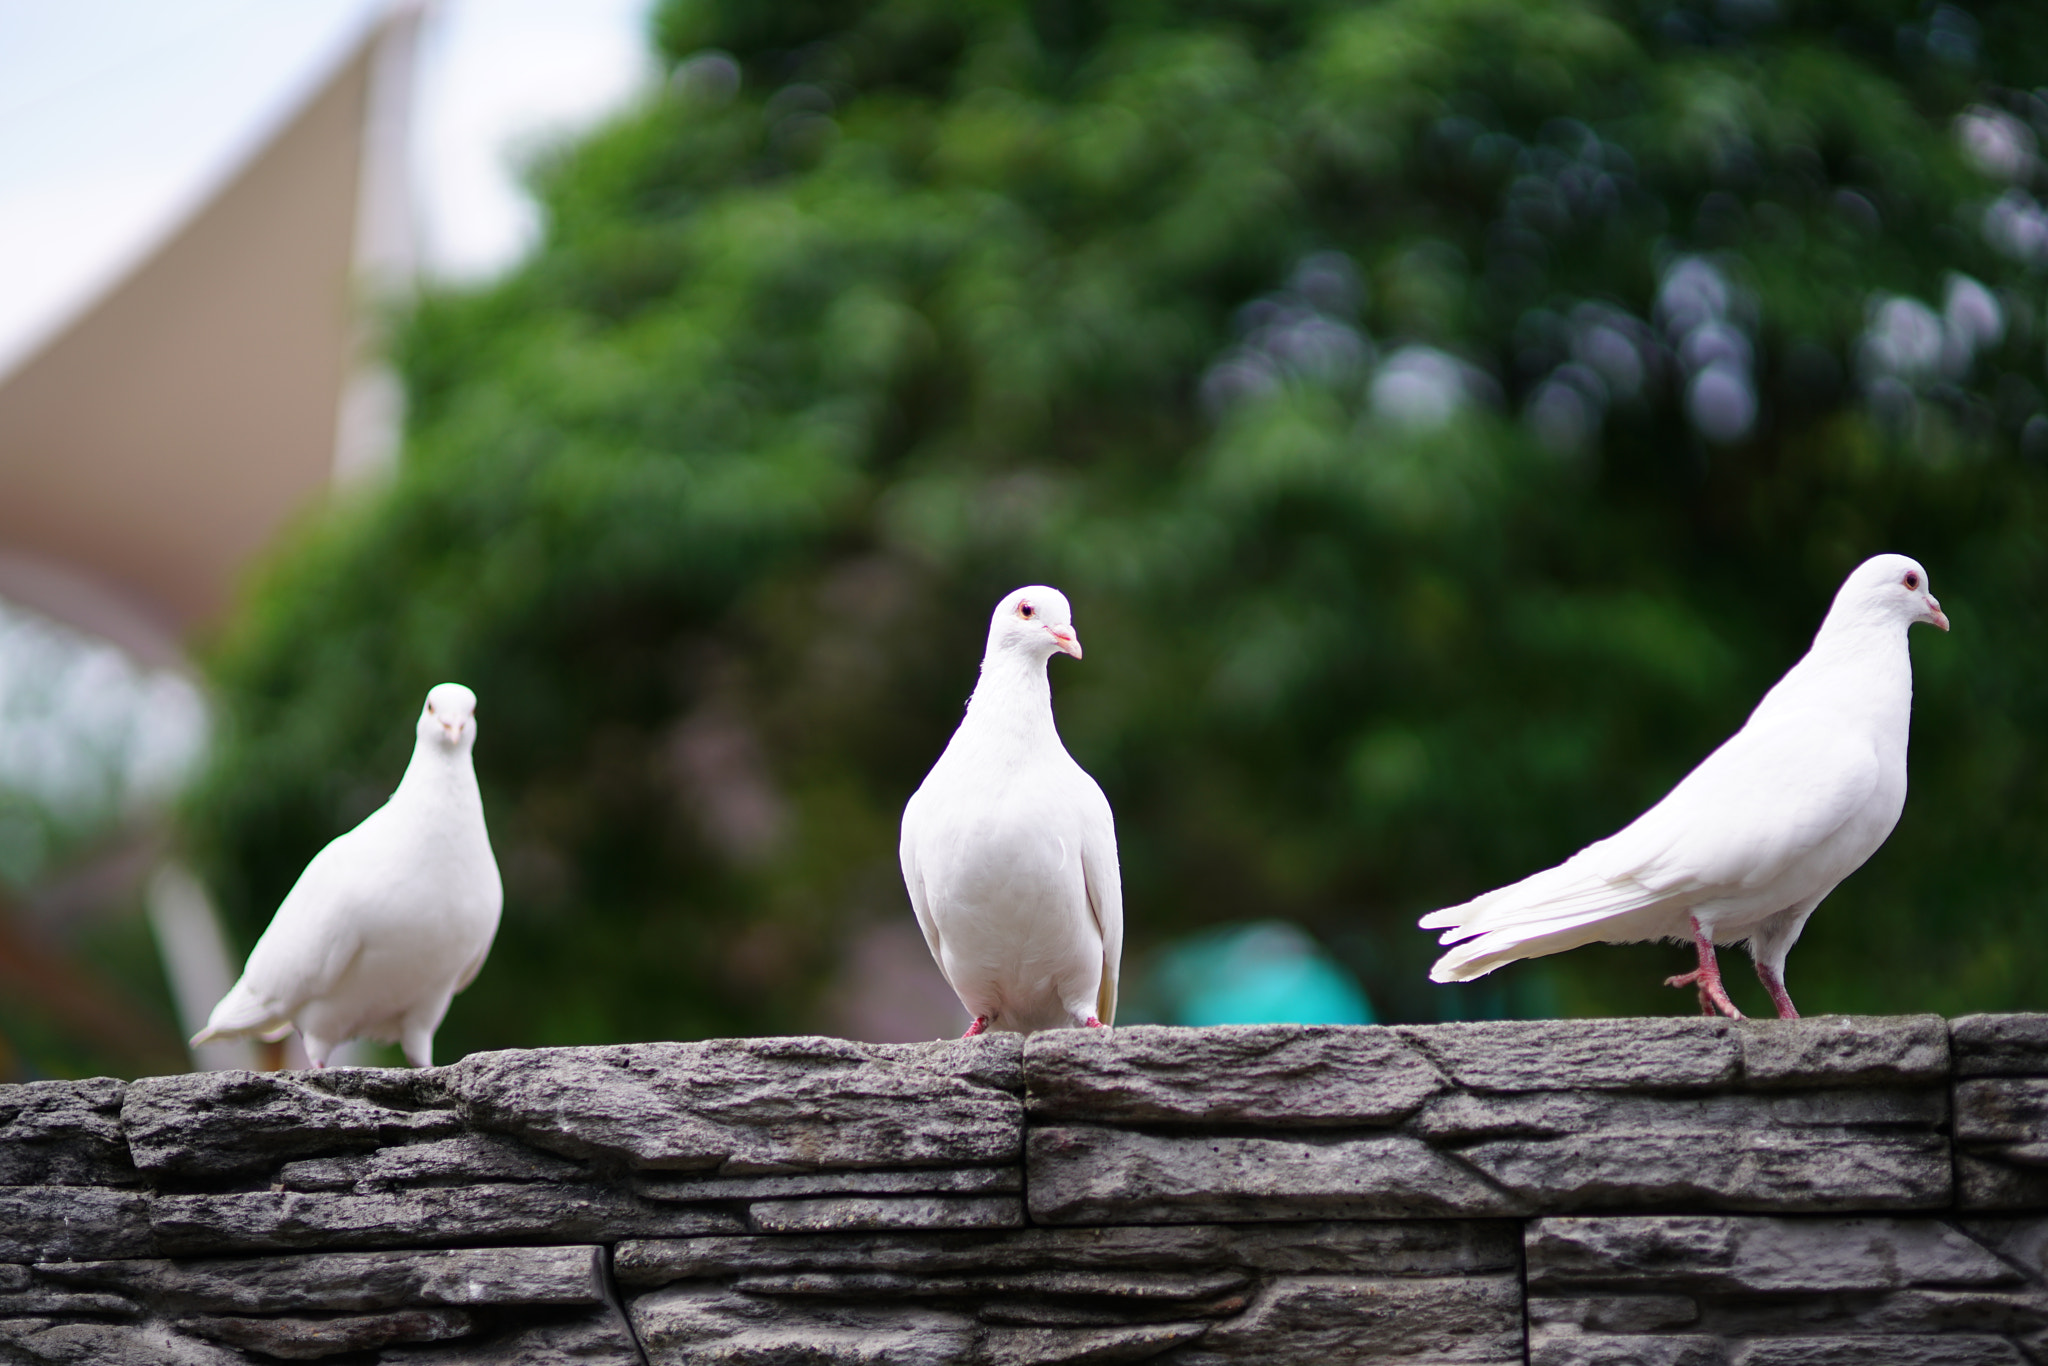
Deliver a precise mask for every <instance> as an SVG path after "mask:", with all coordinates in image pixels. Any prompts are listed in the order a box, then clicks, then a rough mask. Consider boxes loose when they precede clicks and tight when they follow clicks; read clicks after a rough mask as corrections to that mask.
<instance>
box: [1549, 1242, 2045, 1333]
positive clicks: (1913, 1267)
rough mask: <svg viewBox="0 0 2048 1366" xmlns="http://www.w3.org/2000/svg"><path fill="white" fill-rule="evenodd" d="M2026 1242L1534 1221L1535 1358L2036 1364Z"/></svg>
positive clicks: (2040, 1312) (2037, 1311)
mask: <svg viewBox="0 0 2048 1366" xmlns="http://www.w3.org/2000/svg"><path fill="white" fill-rule="evenodd" d="M2018 1236H2019V1237H2020V1238H2021V1239H2023V1240H2025V1239H2033V1240H2038V1239H2039V1238H2040V1236H2041V1230H2040V1229H2038V1228H2033V1229H2029V1230H2026V1231H2024V1233H2022V1234H2020V1235H2018ZM2014 1237H2015V1231H2014V1230H2012V1229H2011V1228H2010V1227H1994V1226H1989V1225H1983V1226H1973V1225H1972V1224H1970V1223H1968V1222H1957V1221H1952V1220H1942V1219H1924V1218H1923V1219H1886V1218H1865V1219H1847V1218H1845V1219H1813V1218H1808V1219H1785V1218H1768V1217H1756V1216H1741V1215H1660V1216H1623V1217H1618V1218H1560V1219H1538V1220H1535V1221H1533V1222H1532V1223H1531V1224H1530V1225H1529V1231H1528V1247H1527V1256H1528V1285H1529V1303H1528V1317H1529V1360H1530V1362H1531V1366H1579V1364H1580V1363H1592V1362H1609V1361H1613V1362H1620V1361H1667V1360H1668V1361H1684V1362H1688V1363H1691V1362H1698V1363H1701V1366H1719V1364H1720V1363H1727V1364H1728V1366H1736V1364H1737V1363H1742V1364H1744V1366H1748V1364H1751V1363H1766V1362H1786V1363H1791V1362H1838V1361H1839V1362H1843V1363H1848V1362H1852V1361H1858V1362H1865V1363H1878V1362H1883V1363H1892V1362H1929V1363H1932V1362H1942V1363H1965V1362H1986V1363H1989V1362H1999V1363H2012V1364H2013V1366H2018V1363H2021V1362H2026V1361H2031V1360H2038V1359H2039V1358H2038V1356H2037V1355H2034V1353H2036V1352H2038V1349H2039V1347H2040V1346H2041V1345H2042V1341H2043V1339H2042V1334H2043V1333H2044V1332H2048V1285H2044V1283H2043V1281H2042V1278H2041V1275H2040V1271H2039V1264H2038V1263H2036V1264H2035V1265H2034V1268H2033V1269H2032V1270H2031V1272H2029V1271H2023V1270H2022V1269H2021V1266H2020V1265H2016V1264H2015V1259H2014V1258H2012V1257H2010V1256H2004V1255H2000V1244H2001V1240H2011V1239H2013V1238H2014Z"/></svg>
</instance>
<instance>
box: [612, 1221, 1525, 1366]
mask: <svg viewBox="0 0 2048 1366" xmlns="http://www.w3.org/2000/svg"><path fill="white" fill-rule="evenodd" d="M1519 1261H1520V1259H1519V1248H1518V1246H1517V1230H1516V1228H1515V1226H1513V1225H1511V1224H1495V1223H1484V1222H1477V1221H1457V1222H1445V1223H1437V1222H1430V1221H1419V1220H1404V1221H1398V1222H1389V1223H1374V1224H1367V1223H1337V1222H1324V1223H1318V1224H1306V1225H1265V1226H1250V1227H1245V1226H1206V1227H1205V1226H1200V1225H1195V1226H1182V1227H1168V1228H1108V1229H1087V1230H1076V1229H1024V1230H1017V1231H1014V1232H1003V1233H988V1234H966V1233H953V1234H943V1233H917V1234H900V1235H889V1236H883V1237H801V1238H799V1237H780V1238H764V1237H750V1238H696V1239H684V1240H672V1241H647V1242H642V1241H633V1242H627V1243H623V1244H621V1245H620V1246H619V1248H618V1249H617V1253H616V1257H615V1262H614V1270H615V1274H616V1276H617V1278H618V1281H619V1284H620V1286H621V1289H622V1292H623V1293H624V1294H625V1295H626V1297H627V1304H628V1307H629V1311H630V1313H631V1314H632V1317H633V1322H634V1325H635V1328H636V1330H637V1332H638V1335H639V1338H640V1341H641V1343H642V1344H643V1346H644V1347H645V1348H646V1350H647V1353H648V1356H649V1360H650V1361H651V1362H652V1363H654V1364H655V1366H663V1363H671V1362H673V1363H681V1362H692V1363H695V1362H713V1361H716V1362H763V1363H766V1362H774V1361H803V1362H807V1363H818V1366H827V1364H831V1363H841V1362H845V1363H854V1362H872V1361H889V1362H902V1363H921V1362H930V1363H934V1364H936V1363H957V1362H968V1363H1018V1364H1019V1366H1023V1363H1039V1362H1045V1363H1051V1362H1068V1361H1084V1360H1085V1361H1104V1362H1108V1361H1136V1360H1160V1361H1171V1362H1181V1363H1190V1364H1192V1363H1218V1364H1219V1366H1220V1363H1225V1362H1240V1361H1254V1360H1261V1361H1276V1360H1281V1361H1297V1360H1298V1361H1317V1362H1328V1363H1332V1364H1333V1366H1341V1363H1348V1362H1384V1361H1406V1360H1412V1361H1416V1362H1422V1361H1429V1362H1457V1363H1475V1366H1476V1364H1478V1363H1486V1364H1488V1366H1491V1364H1492V1363H1519V1362H1520V1361H1521V1359H1522V1333H1521V1312H1520V1279H1519Z"/></svg>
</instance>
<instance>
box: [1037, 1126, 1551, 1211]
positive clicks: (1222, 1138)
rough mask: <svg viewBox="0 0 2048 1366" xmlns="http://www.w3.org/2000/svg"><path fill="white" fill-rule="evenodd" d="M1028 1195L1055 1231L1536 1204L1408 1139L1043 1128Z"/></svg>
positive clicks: (1515, 1208) (1516, 1207) (1039, 1130)
mask: <svg viewBox="0 0 2048 1366" xmlns="http://www.w3.org/2000/svg"><path fill="white" fill-rule="evenodd" d="M1025 1188H1026V1190H1027V1191H1028V1192H1029V1199H1030V1205H1031V1217H1032V1219H1033V1220H1034V1221H1036V1222H1039V1223H1045V1224H1081V1223H1097V1222H1100V1223H1133V1222H1135V1223H1203V1222H1207V1221H1210V1220H1222V1221H1238V1220H1283V1219H1284V1220H1300V1219H1314V1218H1319V1217H1320V1218H1348V1219H1380V1218H1432V1217H1435V1218H1441V1217H1446V1216H1458V1215H1465V1216H1474V1215H1479V1216H1484V1215H1504V1214H1515V1213H1520V1212H1522V1211H1523V1209H1524V1208H1525V1207H1524V1205H1523V1203H1522V1202H1521V1201H1520V1200H1519V1199H1518V1198H1516V1197H1515V1196H1513V1195H1511V1194H1508V1193H1506V1192H1504V1191H1502V1190H1501V1189H1499V1188H1498V1187H1496V1186H1494V1185H1492V1184H1491V1183H1490V1182H1488V1181H1487V1180H1486V1179H1485V1178H1483V1177H1481V1176H1480V1175H1479V1174H1478V1173H1477V1172H1475V1171H1474V1170H1473V1169H1472V1168H1471V1167H1470V1166H1467V1165H1466V1164H1465V1163H1463V1162H1461V1161H1459V1160H1458V1159H1457V1158H1455V1157H1452V1156H1447V1155H1446V1154H1444V1153H1440V1152H1437V1151H1435V1150H1434V1149H1432V1148H1430V1147H1429V1146H1428V1145H1427V1144H1425V1143H1424V1142H1423V1141H1422V1140H1420V1139H1417V1138H1412V1137H1408V1136H1406V1135H1402V1134H1367V1135H1363V1136H1353V1135H1344V1134H1329V1133H1316V1132H1315V1131H1305V1132H1298V1133H1296V1134H1292V1135H1289V1136H1286V1137H1278V1138H1266V1137H1255V1136H1248V1135H1236V1134H1223V1135H1216V1134H1210V1135H1162V1134H1156V1133H1140V1132H1134V1131H1132V1130H1128V1129H1104V1128H1093V1127H1083V1126H1079V1125H1074V1126H1066V1127H1058V1128H1033V1129H1032V1131H1031V1138H1030V1144H1029V1151H1028V1155H1027V1158H1026V1178H1025Z"/></svg>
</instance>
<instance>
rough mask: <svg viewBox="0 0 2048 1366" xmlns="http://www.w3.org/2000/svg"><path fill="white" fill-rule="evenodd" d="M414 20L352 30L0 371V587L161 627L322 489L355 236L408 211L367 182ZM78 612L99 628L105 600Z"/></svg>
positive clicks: (167, 632)
mask: <svg viewBox="0 0 2048 1366" xmlns="http://www.w3.org/2000/svg"><path fill="white" fill-rule="evenodd" d="M418 17H419V16H418V11H417V10H416V9H415V8H412V7H403V8H400V9H398V10H395V11H393V13H392V14H391V16H390V17H389V18H388V19H387V20H386V21H385V22H384V23H382V24H380V25H378V26H376V27H374V28H373V29H371V30H370V31H369V32H367V33H366V34H365V36H364V38H363V40H362V41H361V43H360V44H359V45H358V46H357V47H356V48H355V50H354V51H352V52H351V53H349V54H347V55H346V57H345V58H344V59H343V60H342V61H341V62H340V63H339V64H338V65H337V66H336V67H335V68H334V69H333V71H332V73H331V75H330V77H329V79H328V80H327V81H326V82H325V83H324V84H323V85H322V86H320V88H319V89H318V90H317V91H315V92H314V93H313V94H312V96H311V97H310V98H309V99H308V100H307V101H306V103H305V104H304V105H302V106H301V107H300V109H299V110H298V112H297V113H296V115H294V116H293V117H292V118H290V119H289V120H288V121H287V122H286V123H285V124H284V125H283V126H282V127H281V128H280V129H279V130H278V132H277V133H276V134H275V135H274V136H273V137H272V138H271V139H270V140H269V141H268V142H267V143H266V144H265V145H264V146H263V147H262V148H261V149H259V150H258V151H257V152H256V153H255V154H254V155H253V156H252V157H251V158H250V159H249V160H248V161H247V162H246V163H245V164H244V165H243V166H242V167H241V168H240V170H239V171H237V172H236V173H235V174H234V175H233V176H232V177H231V178H230V179H229V180H228V181H227V183H226V184H225V185H223V186H222V188H221V189H220V190H219V191H218V192H217V193H216V194H214V195H213V196H212V197H211V198H210V199H209V200H208V201H207V202H206V203H205V204H204V205H203V206H202V207H201V208H200V209H199V210H198V211H197V212H196V213H195V214H194V215H193V216H192V217H191V218H189V219H188V220H187V221H186V222H185V223H184V224H183V225H182V226H181V227H179V228H178V229H177V230H176V231H175V232H174V233H173V234H172V235H171V236H170V237H169V238H168V239H167V240H166V241H164V242H163V243H162V245H161V246H159V247H158V248H157V249H156V250H155V251H154V252H153V253H151V254H150V256H149V257H148V258H147V259H145V260H144V261H143V262H142V263H141V264H140V265H139V266H137V267H136V268H135V269H134V270H133V271H132V272H131V273H130V274H129V275H128V276H127V277H126V278H125V279H124V280H122V281H121V282H120V283H119V284H117V285H115V286H114V287H113V288H112V289H110V290H109V291H108V292H107V293H106V294H104V295H103V296H101V297H100V298H99V300H98V301H97V302H96V303H94V304H93V305H92V306H91V307H90V308H88V309H86V310H85V311H84V312H83V313H81V314H80V315H79V316H78V317H76V318H75V319H74V320H73V321H72V322H71V323H70V325H69V326H67V327H65V328H64V329H63V330H62V331H60V332H59V333H58V334H57V335H56V336H55V337H54V338H53V339H52V340H50V341H49V342H48V343H47V344H45V345H44V346H43V347H42V348H41V349H40V350H39V351H38V352H36V353H35V354H33V355H32V356H31V357H29V358H28V359H27V360H26V361H25V362H24V363H23V364H21V365H20V366H18V367H17V368H16V369H15V370H14V371H13V372H12V373H10V374H8V375H6V376H5V377H4V378H0V594H4V595H6V596H8V597H12V598H15V599H16V600H17V601H21V602H23V603H24V605H27V606H31V607H36V608H39V609H41V610H43V611H45V612H48V613H49V614H51V615H55V616H59V617H64V618H76V617H77V616H78V612H77V610H75V605H76V603H78V602H82V601H85V600H86V599H89V598H92V597H93V596H94V595H95V594H97V595H98V597H99V599H100V600H101V601H102V603H104V600H105V599H106V598H107V597H109V596H111V597H114V598H118V599H120V600H121V601H123V602H124V603H125V604H126V605H127V607H128V608H129V609H130V612H129V615H130V617H131V618H134V619H136V620H142V621H147V622H151V623H154V624H155V625H156V626H157V627H158V628H160V629H161V631H162V632H163V634H164V637H165V638H166V639H169V640H175V639H176V637H177V636H178V635H181V634H182V633H183V632H184V631H185V630H186V629H188V628H190V627H192V626H194V625H196V624H200V623H204V622H206V621H208V620H210V619H213V618H215V617H216V616H217V615H218V614H219V613H220V612H221V610H222V609H223V608H224V607H225V606H226V605H227V603H228V601H229V600H230V598H231V596H232V594H233V591H234V588H235V583H236V579H237V576H238V575H239V574H240V573H241V572H242V570H243V569H244V567H245V566H246V565H247V564H248V562H249V561H250V559H251V558H252V557H253V556H255V555H256V554H257V553H258V552H259V551H260V550H261V549H262V548H263V547H264V546H265V545H266V544H267V543H268V542H270V540H271V539H272V538H273V537H274V536H275V535H276V534H277V533H278V531H279V530H280V529H281V528H282V527H283V526H284V525H285V524H286V523H287V522H288V521H289V520H290V519H291V518H292V517H293V516H294V515H295V514H297V513H299V512H300V511H302V510H303V509H304V508H305V507H306V506H307V505H308V504H309V503H310V502H312V501H313V500H314V499H315V498H316V497H317V496H318V494H319V493H320V492H321V490H323V489H324V488H325V487H326V486H327V484H328V482H329V480H330V479H331V477H332V476H333V473H334V469H335V464H336V440H337V430H336V423H337V415H338V414H339V413H341V412H342V410H343V408H344V406H345V405H344V402H343V400H344V395H345V394H347V393H351V392H356V393H360V391H361V389H362V387H363V385H362V374H363V371H362V367H361V365H360V364H359V356H358V352H359V350H360V348H361V344H362V341H363V333H362V331H361V326H360V322H359V316H360V313H361V309H360V307H359V305H360V303H361V300H360V299H359V298H358V296H357V290H358V287H359V286H358V284H357V281H358V279H359V276H358V275H357V271H358V269H359V267H361V266H362V265H364V264H365V260H364V257H365V251H364V248H365V247H366V246H370V245H374V246H375V247H376V254H377V255H378V256H380V257H382V258H384V259H385V260H387V261H388V260H389V259H390V255H391V250H392V249H391V246H390V241H389V239H390V227H389V225H390V224H391V223H392V222H393V221H394V217H395V218H396V219H397V221H399V222H401V223H402V222H403V220H404V217H405V215H404V214H403V212H402V211H401V212H399V213H397V214H396V215H394V213H393V212H392V211H391V209H390V208H389V206H386V207H385V208H384V209H382V210H380V211H379V212H377V213H370V212H368V211H366V209H365V207H364V205H363V204H362V203H361V196H362V192H363V191H366V190H373V189H376V188H377V187H378V183H379V182H382V183H384V184H387V185H388V184H390V183H393V182H394V181H396V182H398V183H402V177H394V176H392V175H390V174H388V154H389V153H390V150H391V148H392V147H394V146H395V147H400V148H402V141H403V136H402V135H403V128H402V126H400V127H398V128H397V129H396V131H394V130H393V119H392V117H391V115H390V113H389V106H388V105H386V107H385V109H384V110H383V111H382V112H381V113H380V111H379V110H378V109H377V108H376V107H375V106H377V105H378V104H380V103H383V102H384V101H385V100H388V99H390V98H392V96H391V95H390V94H388V93H387V92H398V93H399V97H400V98H402V92H403V88H404V86H405V85H406V84H407V83H408V82H409V73H408V71H407V68H409V64H410V53H411V47H412V43H413V38H414V32H415V30H416V28H417V24H418ZM394 45H396V46H397V49H398V50H397V52H396V54H395V55H396V58H397V60H396V63H395V65H396V66H397V67H398V68H399V70H396V71H394ZM401 111H402V106H401ZM398 122H399V123H400V124H401V125H402V122H403V114H402V112H401V113H400V115H399V117H398ZM380 150H381V151H382V152H384V153H385V154H386V155H387V162H386V169H387V173H383V174H380V171H379V165H378V161H377V159H376V157H375V156H372V155H369V154H371V153H377V152H379V151H380ZM366 162H367V165H368V170H367V173H366ZM366 181H367V182H369V183H368V184H365V182H366ZM369 235H375V236H377V237H378V238H379V241H378V242H377V243H375V244H369V243H365V242H362V241H359V240H358V239H359V237H365V236H369ZM348 406H350V407H351V409H352V412H353V418H352V422H351V423H350V424H347V425H348V430H347V431H346V432H344V437H345V439H346V441H347V442H348V443H349V448H350V450H351V451H352V452H353V454H352V455H351V456H350V457H349V458H350V459H351V460H353V461H354V462H355V463H358V464H360V463H362V461H363V456H362V455H361V453H360V451H361V447H362V446H363V444H364V441H365V437H364V435H363V433H362V431H361V425H362V418H361V412H360V409H361V402H360V399H357V400H355V401H354V402H353V403H352V404H351V405H348ZM372 444H374V440H372ZM10 563H11V564H14V565H15V566H17V568H19V567H22V566H28V567H29V568H28V569H27V570H25V571H24V572H20V573H7V572H4V571H6V569H7V566H8V565H9V564H10ZM66 580H69V581H70V582H71V583H72V585H73V588H74V589H75V590H76V591H70V592H66V591H63V584H64V582H65V581H66ZM53 585H54V587H53ZM38 599H41V600H38ZM75 624H78V625H81V626H85V627H87V629H94V628H95V627H97V628H98V629H101V630H106V629H107V620H106V616H105V613H103V612H102V613H99V614H98V619H97V620H95V621H90V622H88V621H77V622H76V623H75ZM133 633H134V632H133V631H130V632H128V634H133ZM122 643H125V644H129V645H130V647H131V648H135V647H136V646H137V645H140V644H142V643H143V642H141V641H139V640H128V641H123V642H122ZM139 652H141V653H154V652H155V651H154V650H143V651H139Z"/></svg>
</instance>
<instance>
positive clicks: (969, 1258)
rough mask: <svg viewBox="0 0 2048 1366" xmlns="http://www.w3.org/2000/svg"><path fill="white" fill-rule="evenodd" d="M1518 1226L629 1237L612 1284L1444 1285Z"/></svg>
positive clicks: (1486, 1266) (1508, 1257)
mask: <svg viewBox="0 0 2048 1366" xmlns="http://www.w3.org/2000/svg"><path fill="white" fill-rule="evenodd" d="M1520 1266H1521V1228H1520V1226H1519V1224H1516V1223H1512V1222H1509V1221H1507V1220H1464V1219H1460V1220H1433V1219H1400V1220H1382V1221H1375V1222H1359V1223H1352V1222H1336V1221H1332V1222H1324V1223H1306V1224H1240V1225H1213V1224H1212V1225H1152V1226H1146V1225H1128V1226H1122V1227H1107V1228H1078V1229H1058V1228H1028V1229H1019V1230H1016V1231H1015V1232H1004V1233H904V1234H881V1235H877V1236H870V1237H797V1236H786V1237H743V1238H684V1239H661V1240H651V1239H650V1240H642V1239H629V1240H627V1241H625V1242H622V1243H620V1244H619V1245H618V1247H617V1248H616V1249H615V1251H614V1254H613V1259H612V1269H613V1274H614V1275H615V1276H616V1277H617V1279H618V1281H619V1283H620V1284H621V1285H623V1286H628V1287H634V1288H648V1287H652V1286H659V1285H667V1284H670V1283H671V1282H674V1281H682V1280H703V1279H708V1278H713V1277H725V1276H751V1275H777V1274H784V1273H789V1272H792V1271H798V1270H801V1271H804V1272H806V1273H811V1272H816V1273H831V1274H837V1273H857V1274H864V1275H865V1274H874V1275H883V1274H887V1275H902V1276H925V1277H931V1276H951V1275H956V1274H962V1273H974V1274H989V1273H994V1272H1002V1273H1005V1274H1009V1273H1028V1272H1039V1271H1062V1270H1071V1269H1075V1268H1083V1269H1108V1270H1114V1271H1131V1270H1142V1271H1167V1270H1176V1271H1178V1270H1195V1269H1202V1268H1213V1267H1242V1268H1245V1269H1248V1270H1253V1271H1260V1272H1277V1273H1308V1272H1330V1273H1357V1274H1365V1275H1374V1276H1389V1277H1395V1276H1450V1275H1462V1274H1468V1273H1484V1272H1516V1271H1518V1269H1519V1268H1520Z"/></svg>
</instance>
